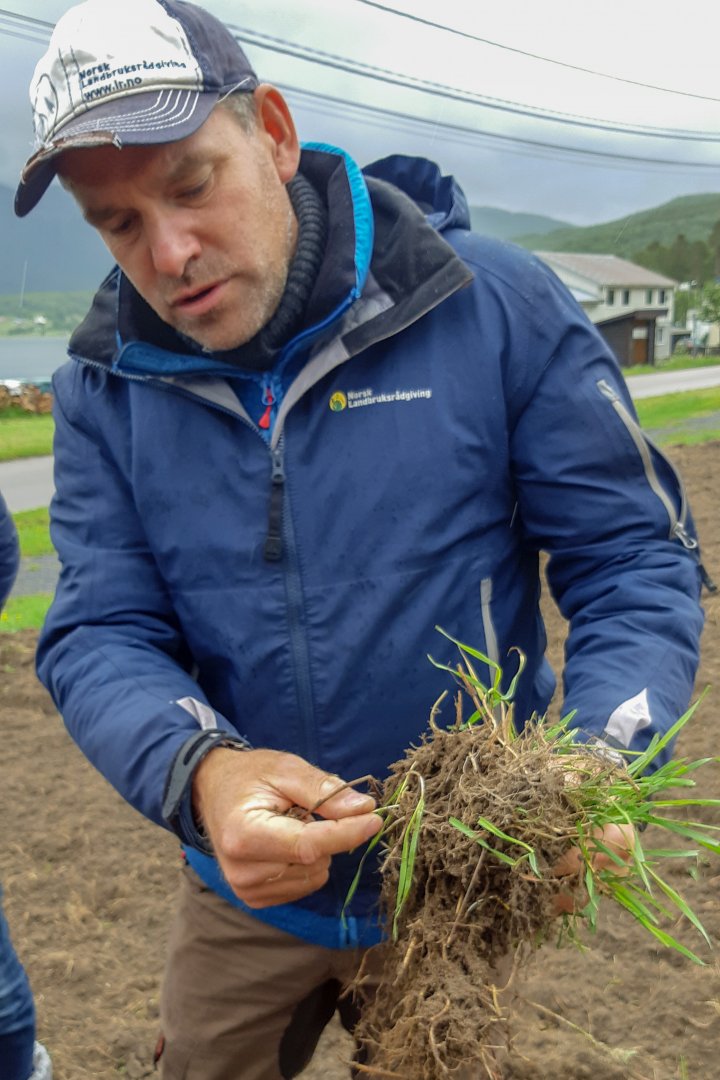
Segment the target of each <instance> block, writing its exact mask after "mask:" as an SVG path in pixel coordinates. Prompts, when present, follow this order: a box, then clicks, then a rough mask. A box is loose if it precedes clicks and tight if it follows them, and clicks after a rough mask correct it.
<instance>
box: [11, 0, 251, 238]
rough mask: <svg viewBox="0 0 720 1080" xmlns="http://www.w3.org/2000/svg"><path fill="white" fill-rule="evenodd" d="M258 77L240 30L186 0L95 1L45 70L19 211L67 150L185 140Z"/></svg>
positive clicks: (35, 90) (55, 43)
mask: <svg viewBox="0 0 720 1080" xmlns="http://www.w3.org/2000/svg"><path fill="white" fill-rule="evenodd" d="M257 85H258V79H257V76H256V75H255V72H254V71H253V69H252V67H251V66H250V62H249V61H248V59H247V57H246V56H245V54H244V52H243V51H242V49H241V48H240V46H239V45H238V43H237V42H236V41H235V39H234V37H233V36H232V34H231V33H230V31H229V30H228V29H227V27H225V26H224V25H223V24H222V23H221V22H220V20H219V19H216V18H215V16H214V15H211V14H210V12H208V11H205V9H204V8H201V7H198V6H197V5H195V4H190V3H185V2H184V0H85V3H81V4H78V5H77V6H76V7H73V8H71V9H70V10H69V11H67V12H66V13H65V14H64V15H63V16H62V18H61V19H60V20H59V22H58V23H57V25H56V27H55V29H54V31H53V34H52V37H51V38H50V45H49V47H48V51H47V52H46V53H45V55H44V56H43V58H42V60H40V62H39V63H38V65H37V67H36V68H35V74H34V76H33V79H32V82H31V83H30V102H31V104H32V110H33V123H34V126H35V149H34V152H33V154H32V156H31V157H30V158H29V159H28V161H27V162H26V164H25V167H24V169H23V171H22V178H21V181H20V184H19V186H18V189H17V192H16V194H15V213H16V214H17V215H18V217H24V216H25V214H27V213H29V212H30V210H32V208H33V207H34V206H35V205H36V204H37V203H38V201H39V200H40V199H41V197H42V196H43V194H44V193H45V191H46V190H47V188H48V187H49V185H50V183H51V181H52V179H53V177H54V176H55V173H56V171H57V158H58V155H59V154H61V153H62V152H63V151H64V150H70V149H75V148H89V147H94V146H104V145H109V144H112V145H115V146H117V147H118V148H119V147H122V146H123V144H125V143H127V144H130V145H140V144H152V143H165V142H175V141H177V140H178V139H184V138H186V137H187V136H188V135H192V134H193V132H195V131H197V129H198V128H199V127H200V126H201V125H202V124H203V123H204V122H205V120H207V118H208V116H209V115H210V112H211V110H212V108H213V106H214V105H215V104H216V103H217V102H218V101H219V100H220V99H221V98H222V97H224V96H226V95H227V94H229V93H232V92H234V91H236V90H244V91H247V92H252V91H253V90H254V89H255V88H256V86H257Z"/></svg>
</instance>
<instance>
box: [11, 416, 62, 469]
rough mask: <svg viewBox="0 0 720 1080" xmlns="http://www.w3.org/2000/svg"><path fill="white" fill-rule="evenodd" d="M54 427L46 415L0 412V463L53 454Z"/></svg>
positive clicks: (50, 418) (51, 419)
mask: <svg viewBox="0 0 720 1080" xmlns="http://www.w3.org/2000/svg"><path fill="white" fill-rule="evenodd" d="M54 427H55V425H54V423H53V418H52V416H50V415H49V414H46V413H26V412H21V411H20V410H18V409H3V410H0V461H13V460H14V459H15V458H27V457H41V456H44V455H45V454H52V440H53V431H54Z"/></svg>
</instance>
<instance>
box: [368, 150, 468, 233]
mask: <svg viewBox="0 0 720 1080" xmlns="http://www.w3.org/2000/svg"><path fill="white" fill-rule="evenodd" d="M363 173H364V175H365V176H366V177H375V179H377V180H385V181H387V183H389V184H394V185H395V187H398V188H400V190H401V191H403V192H404V193H405V194H406V195H409V197H410V198H411V199H412V200H413V202H414V203H416V204H417V205H418V206H419V207H420V209H421V210H422V212H423V213H424V214H425V216H426V218H427V219H428V221H429V223H430V224H431V225H432V226H433V228H434V229H437V231H438V232H444V230H445V229H469V228H471V222H470V211H469V209H468V204H467V199H466V198H465V193H464V192H463V190H462V188H461V187H460V185H459V184H458V182H457V181H456V180H455V178H454V177H453V176H443V174H442V173H441V172H440V169H439V168H438V166H437V165H436V164H435V162H434V161H428V160H427V158H419V157H409V156H408V155H407V154H391V155H390V156H389V157H385V158H381V159H380V160H379V161H374V162H373V163H372V165H367V166H366V167H365V168H364V169H363Z"/></svg>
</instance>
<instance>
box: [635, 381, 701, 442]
mask: <svg viewBox="0 0 720 1080" xmlns="http://www.w3.org/2000/svg"><path fill="white" fill-rule="evenodd" d="M635 408H636V409H637V413H638V416H639V417H640V422H641V423H642V425H643V427H644V428H670V427H677V428H678V435H682V436H683V437H682V442H683V443H692V442H705V441H708V440H709V439H717V438H720V386H712V387H710V388H709V389H707V390H686V391H683V392H682V393H679V394H663V395H662V397H650V398H641V399H640V401H636V402H635ZM714 413H717V414H718V422H717V426H715V425H712V424H711V425H710V427H709V428H707V429H703V430H702V431H699V430H698V429H697V428H696V429H695V430H694V425H695V424H696V423H697V421H703V420H707V419H711V418H712V416H713V414H714ZM684 425H687V427H684ZM698 427H699V425H698ZM699 435H702V438H699V437H696V436H699Z"/></svg>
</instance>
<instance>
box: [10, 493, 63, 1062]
mask: <svg viewBox="0 0 720 1080" xmlns="http://www.w3.org/2000/svg"><path fill="white" fill-rule="evenodd" d="M19 565H20V546H19V544H18V536H17V531H16V529H15V524H14V522H13V519H12V517H11V516H10V511H9V510H8V507H7V504H6V502H5V500H4V498H3V497H2V494H0V611H2V609H3V607H4V606H5V601H6V600H7V598H8V596H9V595H10V591H11V589H12V587H13V582H14V581H15V575H16V574H17V571H18V566H19ZM0 1080H52V1065H51V1062H50V1058H49V1056H48V1053H47V1050H46V1049H45V1047H44V1046H43V1045H42V1043H39V1042H37V1041H36V1039H35V1002H34V1001H33V995H32V990H31V989H30V983H29V982H28V977H27V975H26V973H25V968H24V967H23V966H22V964H21V963H20V961H19V959H18V957H17V954H16V952H15V949H14V948H13V943H12V940H11V938H10V928H9V927H8V924H7V920H6V918H5V915H4V912H3V909H2V889H1V888H0Z"/></svg>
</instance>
